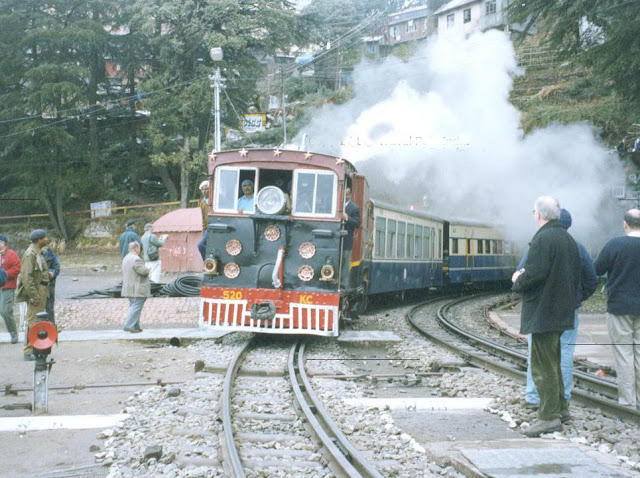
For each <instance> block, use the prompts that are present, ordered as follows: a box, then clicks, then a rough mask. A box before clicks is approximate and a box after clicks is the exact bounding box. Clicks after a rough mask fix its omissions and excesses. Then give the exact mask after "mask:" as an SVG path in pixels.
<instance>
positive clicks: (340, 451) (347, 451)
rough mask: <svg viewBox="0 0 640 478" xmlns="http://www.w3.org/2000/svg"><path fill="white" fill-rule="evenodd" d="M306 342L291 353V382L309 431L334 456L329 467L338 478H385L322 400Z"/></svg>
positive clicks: (295, 346)
mask: <svg viewBox="0 0 640 478" xmlns="http://www.w3.org/2000/svg"><path fill="white" fill-rule="evenodd" d="M304 351H305V344H304V342H298V343H296V344H295V345H294V346H293V347H291V350H290V352H289V360H288V364H287V367H288V370H289V379H290V380H291V385H292V387H293V393H294V398H295V401H296V404H297V406H298V407H299V408H300V409H301V410H302V412H303V413H304V415H305V417H306V419H307V424H308V425H309V426H308V430H309V431H310V432H311V433H312V434H313V435H315V437H316V439H317V440H318V441H319V442H320V444H321V445H322V446H323V447H324V448H325V450H326V451H327V453H328V454H329V455H330V457H331V460H330V461H329V467H330V468H331V470H332V471H333V472H334V474H336V475H337V476H345V477H351V478H356V477H362V478H383V477H382V475H381V474H380V473H379V472H378V471H377V470H376V469H375V468H374V467H373V466H372V465H371V464H370V463H369V462H368V461H367V460H366V459H365V458H364V457H363V456H362V455H361V453H360V452H359V451H358V450H357V449H356V448H355V447H354V446H353V445H352V444H351V442H349V440H348V439H347V438H346V437H345V436H344V434H343V433H342V431H341V430H340V429H339V427H338V426H337V425H336V424H335V422H334V421H333V420H332V419H331V417H330V415H329V413H328V412H327V411H326V409H325V408H324V406H323V405H322V402H321V401H320V400H319V399H318V397H317V395H316V393H315V392H314V391H313V387H312V386H311V383H310V381H309V378H308V377H307V374H306V372H305V369H304Z"/></svg>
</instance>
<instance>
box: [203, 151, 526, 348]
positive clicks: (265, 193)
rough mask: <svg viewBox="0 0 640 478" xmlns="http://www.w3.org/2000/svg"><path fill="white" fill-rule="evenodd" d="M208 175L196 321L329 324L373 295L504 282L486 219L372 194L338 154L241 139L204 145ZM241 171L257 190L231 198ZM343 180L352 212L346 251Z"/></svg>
mask: <svg viewBox="0 0 640 478" xmlns="http://www.w3.org/2000/svg"><path fill="white" fill-rule="evenodd" d="M209 177H210V181H211V182H212V187H211V188H210V192H209V194H210V196H209V204H211V207H210V211H209V223H208V227H207V231H206V254H205V261H204V279H203V283H202V287H201V309H200V325H201V326H210V327H213V328H216V329H220V330H227V331H253V332H260V333H271V334H307V335H320V336H337V335H338V334H339V322H340V319H341V318H346V317H351V318H354V317H355V316H357V314H359V313H361V312H363V311H364V309H365V308H366V306H367V303H368V299H369V298H370V297H371V296H373V295H377V294H388V293H402V292H404V291H415V290H420V289H440V288H447V287H451V286H455V285H462V284H466V285H470V284H476V285H477V284H487V283H496V282H505V283H506V282H508V281H509V280H510V277H511V274H512V273H513V271H514V270H515V266H516V263H517V260H516V257H515V255H514V253H513V248H512V245H511V243H510V242H508V241H505V240H504V239H503V237H502V236H501V234H500V233H499V231H498V230H496V229H495V228H492V227H491V226H489V225H486V224H480V223H477V222H473V221H458V220H445V219H443V218H439V217H436V216H433V215H430V214H426V213H424V212H420V211H410V210H407V209H403V208H399V207H397V206H393V205H390V204H385V203H383V202H380V201H377V200H374V199H371V198H370V197H369V188H368V185H367V181H366V179H365V177H364V176H362V175H360V174H358V173H357V171H356V169H355V168H354V166H353V165H352V164H351V163H349V162H348V161H346V160H344V159H342V158H338V157H334V156H328V155H324V154H316V153H311V152H303V151H294V150H280V149H275V150H274V149H253V150H246V149H244V148H243V149H241V150H234V151H224V152H219V153H216V154H214V155H212V156H210V158H209ZM246 180H250V181H251V182H252V184H253V187H254V190H255V191H256V192H257V193H256V194H254V196H253V204H252V206H251V207H249V208H247V207H246V206H244V209H242V208H240V209H239V208H238V200H239V198H241V197H242V196H243V192H242V184H243V183H245V184H246ZM347 189H350V190H351V195H352V201H353V202H354V203H355V204H356V205H357V206H358V208H359V211H360V216H361V221H360V226H359V227H357V228H356V229H355V230H354V231H353V247H352V249H351V251H350V254H349V251H347V250H345V248H344V242H345V239H346V237H347V234H348V231H347V230H346V228H345V226H344V222H343V221H342V213H343V212H344V211H343V210H344V204H345V194H346V190H347ZM345 261H348V262H349V266H346V263H345Z"/></svg>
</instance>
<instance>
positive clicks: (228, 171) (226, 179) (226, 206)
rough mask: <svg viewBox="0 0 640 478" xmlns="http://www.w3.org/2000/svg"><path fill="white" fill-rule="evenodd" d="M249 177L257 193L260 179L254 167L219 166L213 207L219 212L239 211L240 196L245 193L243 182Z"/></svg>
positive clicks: (216, 174)
mask: <svg viewBox="0 0 640 478" xmlns="http://www.w3.org/2000/svg"><path fill="white" fill-rule="evenodd" d="M247 179H248V180H250V181H251V182H252V184H253V190H254V194H255V191H256V190H257V188H258V181H257V171H256V170H255V169H254V168H229V167H224V166H223V167H219V168H217V169H216V173H215V182H214V186H213V187H214V199H213V209H214V210H215V211H218V212H231V213H234V212H238V198H240V197H241V196H243V195H244V193H243V192H242V182H243V181H245V180H247ZM246 212H253V211H246Z"/></svg>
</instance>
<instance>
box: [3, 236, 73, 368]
mask: <svg viewBox="0 0 640 478" xmlns="http://www.w3.org/2000/svg"><path fill="white" fill-rule="evenodd" d="M29 239H30V241H31V243H30V245H29V247H28V248H27V250H26V251H25V253H24V254H23V256H22V259H20V258H19V257H18V254H16V252H15V251H13V250H12V249H11V248H9V241H8V239H7V237H6V236H5V235H4V234H0V266H1V267H2V269H3V270H4V272H5V274H6V282H5V284H4V285H3V286H2V289H0V315H2V318H3V319H4V322H5V325H6V327H7V331H8V332H9V335H10V336H11V343H12V344H16V343H18V327H17V325H16V321H15V318H14V314H13V305H14V302H24V303H26V306H27V307H26V315H25V321H26V326H27V330H29V329H28V328H29V327H31V326H32V325H33V324H34V323H35V322H36V314H38V313H40V312H45V311H46V312H47V318H48V320H49V321H51V322H53V323H54V324H55V313H54V307H55V289H56V278H57V277H58V275H59V274H60V268H61V267H60V261H59V260H58V256H57V255H56V254H55V252H53V250H52V249H51V248H50V247H49V238H48V237H47V232H46V231H45V230H44V229H35V230H33V231H32V232H31V234H30V235H29ZM23 355H24V359H25V360H35V356H34V354H33V347H32V346H31V344H29V341H28V339H27V334H26V333H25V340H24V347H23Z"/></svg>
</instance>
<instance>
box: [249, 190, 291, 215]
mask: <svg viewBox="0 0 640 478" xmlns="http://www.w3.org/2000/svg"><path fill="white" fill-rule="evenodd" d="M286 204H287V199H286V198H285V195H284V193H283V192H282V190H281V189H280V188H278V187H276V186H266V187H264V188H262V189H261V190H260V192H259V193H258V195H257V196H256V205H257V206H258V209H259V210H260V212H261V213H263V214H280V213H281V212H282V211H284V208H285V206H286Z"/></svg>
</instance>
